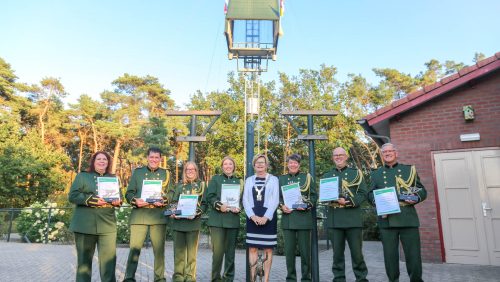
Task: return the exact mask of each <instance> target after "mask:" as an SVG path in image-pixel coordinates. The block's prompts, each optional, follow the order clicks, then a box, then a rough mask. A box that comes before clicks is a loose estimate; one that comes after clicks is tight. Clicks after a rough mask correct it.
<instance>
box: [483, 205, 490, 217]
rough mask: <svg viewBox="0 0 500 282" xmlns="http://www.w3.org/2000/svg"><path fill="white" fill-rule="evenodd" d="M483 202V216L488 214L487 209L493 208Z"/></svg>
mask: <svg viewBox="0 0 500 282" xmlns="http://www.w3.org/2000/svg"><path fill="white" fill-rule="evenodd" d="M482 204H483V216H487V214H486V211H489V210H491V208H488V206H487V204H486V203H485V202H483V203H482Z"/></svg>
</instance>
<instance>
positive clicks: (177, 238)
mask: <svg viewBox="0 0 500 282" xmlns="http://www.w3.org/2000/svg"><path fill="white" fill-rule="evenodd" d="M204 191H205V183H204V182H202V181H200V179H199V172H198V166H197V165H196V164H195V163H194V162H191V161H189V162H186V164H185V165H184V169H183V171H182V181H181V182H179V183H178V184H177V185H176V186H175V189H174V191H173V192H174V195H173V197H172V201H173V202H174V203H177V207H176V211H177V212H174V213H173V214H172V215H171V217H172V218H173V222H172V230H173V237H174V275H173V276H172V280H173V281H174V282H177V281H179V282H180V281H182V282H194V281H196V255H197V252H198V238H199V234H200V228H201V219H200V216H201V214H202V213H203V212H205V209H206V205H205V199H204V198H203V193H204Z"/></svg>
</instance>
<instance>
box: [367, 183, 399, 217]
mask: <svg viewBox="0 0 500 282" xmlns="http://www.w3.org/2000/svg"><path fill="white" fill-rule="evenodd" d="M373 196H374V198H375V205H376V207H377V215H386V214H393V213H400V212H401V209H400V207H399V201H398V195H397V193H396V189H395V188H394V187H387V188H383V189H377V190H373Z"/></svg>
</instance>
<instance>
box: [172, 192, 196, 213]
mask: <svg viewBox="0 0 500 282" xmlns="http://www.w3.org/2000/svg"><path fill="white" fill-rule="evenodd" d="M197 207H198V195H187V194H181V195H180V196H179V202H178V203H177V210H180V211H181V214H180V215H178V216H177V217H191V216H195V215H196V208H197Z"/></svg>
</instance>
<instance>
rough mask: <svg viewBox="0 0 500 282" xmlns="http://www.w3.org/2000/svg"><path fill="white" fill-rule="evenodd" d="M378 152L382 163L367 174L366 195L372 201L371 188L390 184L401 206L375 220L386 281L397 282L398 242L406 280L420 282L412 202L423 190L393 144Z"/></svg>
mask: <svg viewBox="0 0 500 282" xmlns="http://www.w3.org/2000/svg"><path fill="white" fill-rule="evenodd" d="M381 151H382V159H383V160H384V163H385V164H384V166H382V167H380V168H378V169H377V170H375V171H373V172H372V173H371V180H372V186H371V190H370V193H369V194H368V198H369V200H370V202H371V203H372V204H375V199H374V195H373V190H376V189H381V188H387V187H394V188H395V189H396V192H397V194H398V199H399V206H400V209H401V212H400V213H395V214H389V215H383V216H379V217H378V220H377V224H378V227H379V230H380V236H381V239H382V246H383V250H384V263H385V272H386V274H387V277H388V278H389V281H399V242H400V241H401V245H402V246H403V252H404V254H405V258H406V270H407V271H408V275H409V276H410V281H412V282H418V281H423V280H422V258H421V254H420V234H419V230H418V227H419V225H420V223H419V220H418V215H417V211H416V209H415V205H416V204H418V203H420V202H422V201H424V200H425V199H426V198H427V191H426V190H425V188H424V185H422V183H421V182H420V178H419V177H418V174H417V171H416V169H415V166H413V165H404V164H400V163H398V160H397V159H398V151H397V149H396V147H395V146H394V145H393V144H391V143H386V144H384V145H383V146H382V147H381ZM408 196H413V198H409V197H408Z"/></svg>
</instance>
